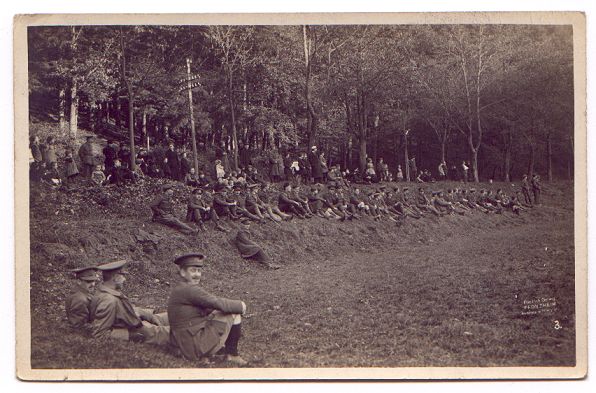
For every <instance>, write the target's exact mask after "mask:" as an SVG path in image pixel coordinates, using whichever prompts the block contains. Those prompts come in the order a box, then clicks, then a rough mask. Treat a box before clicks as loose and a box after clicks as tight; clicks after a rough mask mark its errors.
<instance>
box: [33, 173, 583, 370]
mask: <svg viewBox="0 0 596 393" xmlns="http://www.w3.org/2000/svg"><path fill="white" fill-rule="evenodd" d="M453 185H454V184H444V185H442V186H444V187H446V188H447V187H451V186H453ZM484 186H485V187H490V188H493V189H496V188H499V187H501V188H505V189H506V190H509V189H511V187H512V186H511V185H510V184H491V185H484ZM439 187H441V185H432V186H431V188H432V189H438V188H439ZM477 188H478V187H477ZM545 189H546V191H545V198H544V199H545V203H544V205H543V206H541V207H537V208H534V209H531V210H528V211H525V212H523V213H522V215H521V216H519V217H516V216H514V215H512V214H511V213H508V214H505V215H485V214H481V213H476V214H468V215H465V216H446V217H443V218H440V219H438V218H434V217H425V218H423V219H421V220H409V221H406V223H405V224H404V225H403V226H402V227H399V228H398V227H396V226H395V225H394V224H392V223H390V222H388V221H386V222H375V221H373V220H369V219H365V220H359V221H354V222H346V223H340V222H329V221H326V220H323V219H320V218H313V219H311V220H306V221H296V220H294V221H292V222H290V223H285V224H284V225H282V226H277V225H275V224H273V223H268V224H265V225H255V226H253V228H252V230H253V232H254V233H253V234H254V238H255V239H256V240H257V241H259V242H260V243H261V244H262V245H263V246H264V248H265V249H266V250H267V251H268V252H269V253H270V254H271V255H272V256H273V258H274V260H275V262H277V263H279V264H280V265H282V268H281V269H280V270H276V271H271V270H265V269H263V268H261V267H260V266H257V265H254V264H250V263H248V262H246V261H244V260H243V259H241V258H240V257H239V255H238V253H237V251H236V250H235V248H234V247H233V246H232V245H231V244H230V242H229V238H230V237H232V235H233V232H232V233H231V234H228V235H223V234H221V233H219V232H215V231H209V232H207V233H205V234H202V235H200V236H199V237H191V236H185V235H182V234H179V233H176V232H174V231H172V230H170V229H168V228H164V227H161V226H159V225H157V224H153V223H151V222H150V220H149V216H150V213H149V210H148V208H146V207H145V206H136V207H126V209H124V208H123V205H122V204H118V203H117V204H116V205H115V206H113V207H110V206H108V207H105V206H95V205H93V204H85V205H82V206H79V205H77V202H76V201H74V202H73V200H72V198H71V197H69V196H68V195H61V194H60V192H58V191H51V190H47V189H46V190H32V194H31V195H32V196H31V198H32V201H31V202H32V203H31V205H32V212H31V311H32V327H31V333H32V352H31V361H32V366H33V367H34V368H126V367H134V368H144V367H198V366H197V365H196V364H192V363H190V362H188V361H185V360H184V359H182V358H179V357H176V356H175V355H173V354H171V353H168V352H167V351H166V350H164V349H162V348H157V347H151V346H149V345H144V344H133V343H126V342H116V341H96V340H92V339H90V338H88V337H87V336H86V335H85V334H84V333H80V332H74V331H72V330H71V329H70V328H69V327H68V326H67V324H66V321H65V316H64V306H63V304H64V298H65V296H67V295H68V293H69V290H70V287H71V285H72V282H71V280H70V279H69V276H68V274H67V273H65V270H66V269H67V268H69V267H72V266H75V265H78V264H82V263H84V262H85V261H94V262H99V263H101V262H103V261H108V260H110V259H112V258H116V257H125V258H127V259H129V260H130V261H131V267H130V270H131V271H132V273H133V274H132V275H131V276H130V278H129V281H128V282H127V287H126V288H125V293H127V294H128V295H129V297H131V298H132V299H133V300H134V302H135V303H136V304H138V305H142V306H150V307H156V308H158V309H164V308H165V305H166V303H167V298H168V293H169V291H170V287H171V286H172V285H174V284H175V282H176V281H177V278H176V270H175V269H174V265H173V264H172V258H173V256H174V255H178V254H181V253H183V252H187V251H191V250H202V251H204V252H206V253H207V255H208V256H209V257H210V265H209V267H208V268H207V269H206V272H205V273H204V275H203V277H204V278H203V282H204V283H205V287H206V288H207V289H208V290H210V291H212V292H214V293H216V294H219V295H222V296H225V297H230V298H239V299H242V300H244V301H245V302H246V303H247V304H248V307H249V311H248V315H247V317H246V318H245V319H244V324H243V325H244V327H243V334H244V337H243V339H242V341H241V343H240V350H241V352H242V355H243V356H244V357H245V358H246V359H247V360H249V361H250V366H252V367H365V366H379V367H396V366H555V365H556V366H572V365H574V361H575V330H574V323H575V315H574V307H575V304H574V238H573V207H572V201H573V199H572V196H573V193H572V184H570V183H557V184H548V185H545ZM119 192H120V191H119ZM121 192H122V193H126V192H127V191H121ZM151 196H152V195H147V198H150V197H151ZM114 198H115V200H116V201H117V200H118V198H119V196H118V195H116V196H115V197H114ZM65 204H66V205H68V208H67V209H65V208H64V206H65ZM139 229H142V231H143V232H142V233H149V234H150V235H151V239H150V240H147V239H143V238H142V237H139V233H140V232H139ZM201 367H205V366H201ZM207 367H227V365H226V364H214V365H211V366H207Z"/></svg>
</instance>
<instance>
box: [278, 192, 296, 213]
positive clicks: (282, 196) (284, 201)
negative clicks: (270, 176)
mask: <svg viewBox="0 0 596 393" xmlns="http://www.w3.org/2000/svg"><path fill="white" fill-rule="evenodd" d="M295 202H296V201H294V200H292V198H291V197H290V196H289V195H288V193H286V192H285V191H284V192H280V193H279V197H278V200H277V204H278V205H279V208H280V209H287V208H289V207H290V206H293V205H295Z"/></svg>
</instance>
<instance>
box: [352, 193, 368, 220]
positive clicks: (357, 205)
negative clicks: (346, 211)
mask: <svg viewBox="0 0 596 393" xmlns="http://www.w3.org/2000/svg"><path fill="white" fill-rule="evenodd" d="M349 202H350V204H349V205H350V211H351V212H352V214H357V212H360V213H361V214H370V207H369V206H368V205H367V204H366V203H364V200H363V198H362V195H361V193H360V188H358V187H354V190H353V191H352V192H351V193H350V200H349Z"/></svg>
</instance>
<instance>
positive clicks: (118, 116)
mask: <svg viewBox="0 0 596 393" xmlns="http://www.w3.org/2000/svg"><path fill="white" fill-rule="evenodd" d="M121 112H122V102H121V100H120V97H116V113H114V119H115V120H116V127H117V128H118V129H120V126H121V125H122V117H121V114H120V113H121Z"/></svg>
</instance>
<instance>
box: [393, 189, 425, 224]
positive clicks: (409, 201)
mask: <svg viewBox="0 0 596 393" xmlns="http://www.w3.org/2000/svg"><path fill="white" fill-rule="evenodd" d="M397 198H398V201H399V202H400V203H401V205H402V207H403V208H404V209H405V211H406V213H408V215H411V216H412V217H414V218H422V217H423V216H424V213H422V211H421V210H420V209H418V208H417V207H416V200H415V198H414V197H412V196H411V195H410V189H409V188H408V187H404V188H403V189H402V192H401V193H400V194H399V195H398V197H397Z"/></svg>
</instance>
